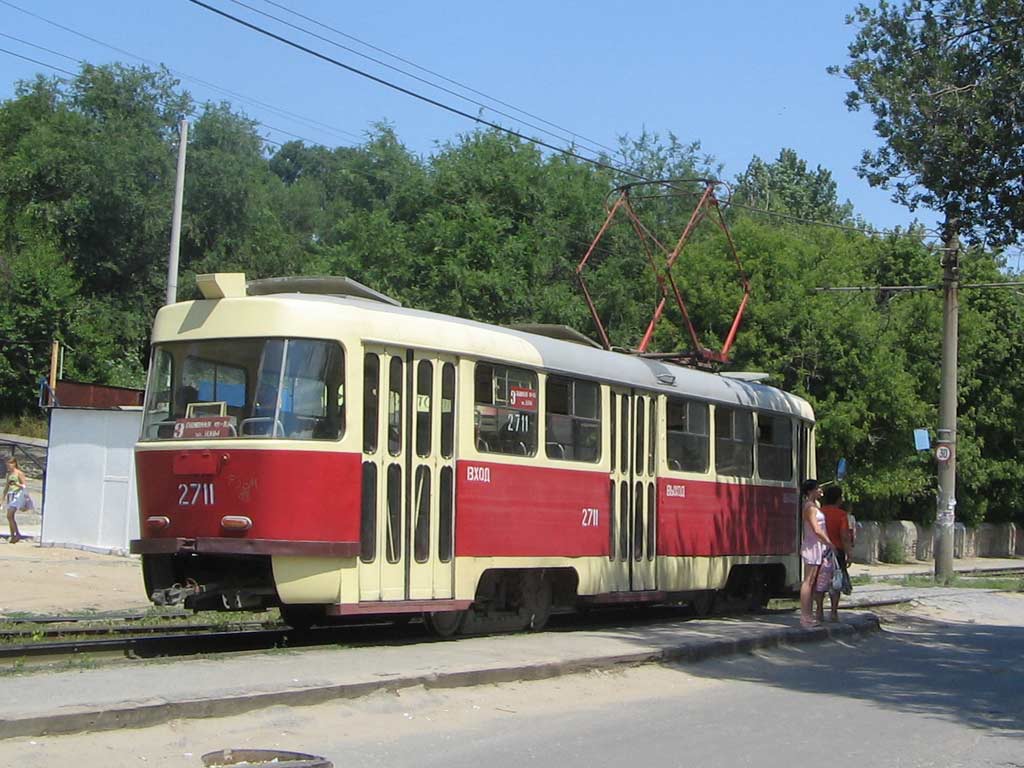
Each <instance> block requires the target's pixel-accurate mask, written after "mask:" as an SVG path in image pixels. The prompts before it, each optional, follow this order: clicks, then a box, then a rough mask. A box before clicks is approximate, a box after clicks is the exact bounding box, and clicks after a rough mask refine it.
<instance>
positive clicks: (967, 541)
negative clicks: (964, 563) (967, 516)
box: [953, 523, 978, 558]
mask: <svg viewBox="0 0 1024 768" xmlns="http://www.w3.org/2000/svg"><path fill="white" fill-rule="evenodd" d="M953 537H954V538H953V557H959V558H964V557H977V556H978V538H977V533H976V532H975V531H974V529H973V528H968V527H967V526H965V525H964V524H963V523H957V524H956V525H955V526H954V532H953Z"/></svg>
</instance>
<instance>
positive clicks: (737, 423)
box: [715, 406, 754, 477]
mask: <svg viewBox="0 0 1024 768" xmlns="http://www.w3.org/2000/svg"><path fill="white" fill-rule="evenodd" d="M715 470H716V471H717V472H718V473H719V474H720V475H733V476H734V477H753V476H754V414H753V413H751V412H750V411H740V410H737V409H736V408H727V407H725V406H716V407H715Z"/></svg>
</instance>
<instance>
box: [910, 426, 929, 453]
mask: <svg viewBox="0 0 1024 768" xmlns="http://www.w3.org/2000/svg"><path fill="white" fill-rule="evenodd" d="M914 447H915V448H916V449H917V450H919V451H927V450H928V449H930V448H931V447H932V442H931V439H930V438H929V437H928V430H927V429H915V430H914Z"/></svg>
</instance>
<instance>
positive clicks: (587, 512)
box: [582, 507, 601, 528]
mask: <svg viewBox="0 0 1024 768" xmlns="http://www.w3.org/2000/svg"><path fill="white" fill-rule="evenodd" d="M600 519H601V513H600V511H599V510H598V509H597V507H584V508H583V522H582V527H583V528H596V527H597V526H598V525H599V524H600Z"/></svg>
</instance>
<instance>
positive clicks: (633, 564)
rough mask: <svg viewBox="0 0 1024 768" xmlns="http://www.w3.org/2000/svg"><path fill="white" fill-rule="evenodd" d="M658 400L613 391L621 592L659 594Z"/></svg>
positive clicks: (615, 545) (615, 543) (614, 531)
mask: <svg viewBox="0 0 1024 768" xmlns="http://www.w3.org/2000/svg"><path fill="white" fill-rule="evenodd" d="M655 403H656V399H655V398H653V397H652V396H650V395H646V394H639V393H632V392H629V391H628V390H619V389H615V388H613V389H612V392H611V406H610V407H611V411H612V420H611V421H612V433H613V436H612V441H611V442H612V445H611V449H612V451H611V465H612V466H611V469H612V471H611V475H610V477H611V494H612V509H613V519H612V527H611V532H610V536H611V541H610V549H611V559H612V560H613V561H614V562H615V563H616V564H617V565H618V568H617V569H615V572H616V575H617V579H616V584H615V587H614V589H615V590H617V591H637V590H646V589H655V587H656V580H655V573H656V568H655V562H654V542H655V535H654V534H655V531H654V525H655V514H654V505H655V496H656V493H655V488H654V471H655V462H654V453H653V451H654V446H655V442H656V440H655V439H654V438H655V436H656V433H652V425H654V424H656V405H655Z"/></svg>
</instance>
